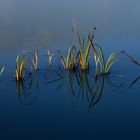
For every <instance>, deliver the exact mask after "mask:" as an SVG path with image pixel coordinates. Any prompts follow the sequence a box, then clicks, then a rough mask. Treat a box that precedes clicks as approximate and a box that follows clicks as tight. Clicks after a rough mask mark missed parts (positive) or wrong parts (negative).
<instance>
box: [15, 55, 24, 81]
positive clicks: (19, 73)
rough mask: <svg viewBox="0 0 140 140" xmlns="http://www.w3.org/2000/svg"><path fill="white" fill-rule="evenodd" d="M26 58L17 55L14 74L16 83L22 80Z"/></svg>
mask: <svg viewBox="0 0 140 140" xmlns="http://www.w3.org/2000/svg"><path fill="white" fill-rule="evenodd" d="M26 63H27V62H26V58H25V55H24V56H20V55H17V58H16V72H15V79H16V80H17V81H19V80H23V78H24V77H25V66H26Z"/></svg>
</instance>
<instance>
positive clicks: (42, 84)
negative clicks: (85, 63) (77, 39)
mask: <svg viewBox="0 0 140 140" xmlns="http://www.w3.org/2000/svg"><path fill="white" fill-rule="evenodd" d="M139 5H140V2H139V1H138V0H134V1H130V0H127V1H126V0H124V1H121V0H118V1H113V0H98V1H97V0H94V1H93V0H77V1H74V0H71V1H68V0H59V1H54V0H47V1H46V0H40V1H38V0H30V1H27V0H24V1H19V0H15V1H9V0H0V64H1V67H2V65H5V66H6V70H5V71H4V73H3V75H2V77H1V79H0V111H1V115H0V138H1V139H3V140H7V139H23V140H25V139H42V140H44V139H50V140H52V139H89V140H90V139H140V135H139V130H140V119H139V118H140V108H139V106H140V95H139V89H140V80H139V79H140V78H139V76H140V67H138V66H135V65H133V64H132V63H131V62H130V61H129V60H128V59H127V58H122V59H121V60H120V61H119V62H117V63H116V64H115V65H114V66H113V67H112V69H111V73H110V75H109V76H105V77H99V78H98V79H97V80H95V79H94V63H93V61H92V54H90V69H89V72H86V73H84V72H78V71H77V72H76V73H75V72H67V71H65V70H64V69H63V67H62V65H61V64H60V62H59V59H58V57H57V56H55V57H54V58H53V62H52V68H49V66H48V60H47V57H46V56H45V55H46V50H47V49H48V48H49V49H50V50H51V51H52V52H53V53H56V52H57V50H58V49H62V50H67V48H68V47H69V45H70V44H71V40H72V21H73V19H75V20H76V22H77V25H78V29H79V32H80V34H81V35H83V34H87V33H88V31H89V30H91V29H93V28H94V27H96V28H97V31H96V33H95V41H96V42H98V43H99V44H101V45H102V47H103V49H104V51H105V54H106V57H107V56H108V55H109V53H110V52H112V51H121V50H125V51H126V52H127V53H129V54H132V55H133V56H135V57H136V58H137V59H138V60H140V56H139V52H140V47H139V46H140V40H139V37H140V28H139V24H140V17H139V12H140V10H139ZM36 47H38V48H39V68H40V70H39V71H38V72H37V73H33V74H32V75H31V76H30V77H29V78H28V79H27V80H26V81H24V82H23V83H21V82H20V83H16V82H15V81H14V79H13V75H14V72H15V71H14V69H15V60H16V55H17V54H18V53H20V52H21V51H23V50H25V49H29V50H32V51H34V50H35V48H36ZM64 53H65V51H64Z"/></svg>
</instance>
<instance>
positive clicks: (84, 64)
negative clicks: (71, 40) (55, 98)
mask: <svg viewBox="0 0 140 140" xmlns="http://www.w3.org/2000/svg"><path fill="white" fill-rule="evenodd" d="M77 36H78V43H79V46H80V50H79V52H78V57H79V60H80V66H81V69H82V70H86V69H87V68H88V66H89V61H88V59H89V53H90V49H91V48H92V43H93V39H94V35H93V34H90V33H89V35H88V40H87V43H86V46H85V41H84V40H85V39H84V37H83V40H81V38H80V36H79V34H77Z"/></svg>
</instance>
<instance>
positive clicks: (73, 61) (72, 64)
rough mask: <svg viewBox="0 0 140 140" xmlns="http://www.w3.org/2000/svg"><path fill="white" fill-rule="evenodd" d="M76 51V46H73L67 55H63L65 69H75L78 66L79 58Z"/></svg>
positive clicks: (62, 60) (62, 61)
mask: <svg viewBox="0 0 140 140" xmlns="http://www.w3.org/2000/svg"><path fill="white" fill-rule="evenodd" d="M75 52H76V48H75V47H74V46H73V47H72V48H69V50H68V52H67V55H66V56H64V55H61V63H62V64H63V66H64V68H65V69H67V70H74V69H75V68H76V65H77V61H78V59H77V57H75V55H74V53H75Z"/></svg>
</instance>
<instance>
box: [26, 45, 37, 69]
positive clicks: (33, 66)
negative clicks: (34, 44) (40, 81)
mask: <svg viewBox="0 0 140 140" xmlns="http://www.w3.org/2000/svg"><path fill="white" fill-rule="evenodd" d="M26 53H27V54H29V55H30V56H29V61H30V67H31V70H34V71H37V70H38V59H39V57H38V48H36V50H35V53H32V52H26ZM26 53H25V54H26Z"/></svg>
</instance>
